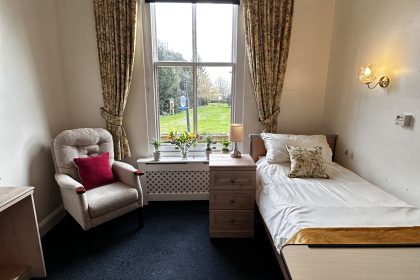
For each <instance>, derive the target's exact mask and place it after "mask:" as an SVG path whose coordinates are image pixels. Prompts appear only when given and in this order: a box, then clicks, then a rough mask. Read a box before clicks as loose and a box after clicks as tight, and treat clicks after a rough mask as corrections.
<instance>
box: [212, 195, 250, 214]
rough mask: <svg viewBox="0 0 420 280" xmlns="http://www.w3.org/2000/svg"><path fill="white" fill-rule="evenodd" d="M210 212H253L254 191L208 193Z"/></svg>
mask: <svg viewBox="0 0 420 280" xmlns="http://www.w3.org/2000/svg"><path fill="white" fill-rule="evenodd" d="M209 205H210V210H223V209H243V210H253V209H254V205H255V192H254V191H240V192H234V191H213V192H210V203H209Z"/></svg>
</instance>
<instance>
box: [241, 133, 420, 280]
mask: <svg viewBox="0 0 420 280" xmlns="http://www.w3.org/2000/svg"><path fill="white" fill-rule="evenodd" d="M326 137H327V141H328V144H329V145H330V147H331V150H332V152H333V161H334V157H335V147H336V142H337V135H326ZM249 138H250V154H251V157H252V158H253V160H254V161H255V162H256V161H258V159H259V157H260V156H264V155H265V154H266V153H267V150H266V149H265V146H264V141H263V140H262V138H261V136H260V134H250V135H249ZM258 213H259V211H258ZM259 214H260V213H259ZM260 217H261V220H262V221H263V225H264V228H265V231H266V233H267V236H268V238H269V240H270V243H271V246H272V248H273V251H274V254H275V256H276V259H277V262H278V263H279V265H280V269H281V271H282V273H283V276H284V279H286V280H292V278H293V280H296V279H310V280H318V279H319V280H321V279H322V280H328V279H381V280H382V279H418V277H419V275H420V265H419V264H420V244H418V245H316V246H315V245H312V246H311V245H285V246H283V248H282V249H281V251H280V253H278V252H277V249H276V246H275V245H274V242H273V239H272V237H271V234H270V232H269V231H268V228H267V225H266V223H265V221H264V219H263V218H262V216H261V214H260Z"/></svg>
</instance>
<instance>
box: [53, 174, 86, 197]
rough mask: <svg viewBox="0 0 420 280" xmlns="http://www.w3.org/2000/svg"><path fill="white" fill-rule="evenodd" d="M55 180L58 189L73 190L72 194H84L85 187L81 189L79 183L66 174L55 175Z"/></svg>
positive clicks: (81, 186)
mask: <svg viewBox="0 0 420 280" xmlns="http://www.w3.org/2000/svg"><path fill="white" fill-rule="evenodd" d="M55 180H56V181H57V184H58V185H59V186H60V188H64V189H68V190H74V192H75V193H77V194H83V193H85V192H86V189H85V187H83V185H82V184H81V183H79V182H77V181H76V180H74V179H73V178H72V177H70V176H69V175H67V174H59V173H56V174H55Z"/></svg>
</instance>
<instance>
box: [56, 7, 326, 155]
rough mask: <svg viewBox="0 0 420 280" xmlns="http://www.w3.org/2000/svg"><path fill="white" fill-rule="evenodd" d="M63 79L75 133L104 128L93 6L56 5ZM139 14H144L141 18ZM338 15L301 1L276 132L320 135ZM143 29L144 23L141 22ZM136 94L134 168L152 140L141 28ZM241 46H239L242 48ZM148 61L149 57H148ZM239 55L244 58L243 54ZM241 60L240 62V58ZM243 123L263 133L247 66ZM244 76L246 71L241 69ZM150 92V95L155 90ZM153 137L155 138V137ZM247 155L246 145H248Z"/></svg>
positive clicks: (129, 120)
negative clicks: (82, 129)
mask: <svg viewBox="0 0 420 280" xmlns="http://www.w3.org/2000/svg"><path fill="white" fill-rule="evenodd" d="M57 12H58V20H59V34H60V42H61V48H62V53H63V65H64V73H65V74H64V77H65V84H66V87H67V90H68V92H69V99H70V103H69V105H70V112H71V126H72V127H88V126H98V127H103V126H104V125H105V122H104V121H103V120H102V119H101V117H100V114H99V107H100V106H102V104H103V103H102V95H101V86H100V77H99V68H98V65H97V64H98V63H97V60H98V58H97V53H96V37H95V25H94V18H93V7H92V4H91V2H90V1H85V0H72V1H70V0H59V1H58V2H57ZM140 14H141V13H140ZM333 15H334V1H333V0H319V1H312V0H297V1H296V6H295V17H294V22H293V31H292V38H291V48H290V55H289V63H288V69H287V74H286V81H285V85H284V93H283V98H282V105H281V113H280V116H279V125H278V130H279V131H281V132H296V133H311V132H317V131H319V130H320V129H321V125H322V120H323V101H324V93H325V83H326V73H327V67H328V59H329V55H328V54H329V45H330V40H331V33H332V22H333ZM138 22H139V24H141V18H139V21H138ZM137 38H138V42H137V48H136V52H137V53H136V64H135V70H134V77H133V84H132V90H131V93H130V96H129V99H128V104H127V109H126V115H125V121H124V123H125V126H126V129H127V134H128V137H129V140H130V145H131V149H132V158H131V159H128V161H129V162H132V163H133V162H135V160H136V159H137V158H138V157H141V156H147V154H148V152H149V144H148V142H149V141H148V139H149V138H151V137H149V135H148V133H147V131H148V129H147V116H148V115H150V114H152V113H153V110H151V109H149V111H148V113H147V108H146V101H145V100H146V89H145V87H146V86H145V82H144V73H146V75H150V74H151V73H150V72H149V71H146V70H145V68H144V65H143V44H142V30H141V28H139V33H138V37H137ZM240 44H241V43H240ZM145 55H148V54H145ZM239 55H241V56H242V59H243V56H244V52H242V53H241V52H240V53H239ZM240 59H241V58H240ZM245 66H246V67H245V74H244V76H245V79H244V85H242V86H241V87H238V88H244V92H243V95H244V104H243V111H242V114H243V120H244V123H245V132H246V133H256V132H259V131H260V125H259V123H258V115H257V111H256V105H255V99H254V95H253V91H252V85H251V81H250V74H249V71H248V65H247V64H246V65H245ZM242 70H244V69H242ZM147 92H149V94H151V92H152V90H151V89H149V90H148V91H147ZM152 137H153V136H152ZM244 150H245V151H247V150H248V141H245V142H244Z"/></svg>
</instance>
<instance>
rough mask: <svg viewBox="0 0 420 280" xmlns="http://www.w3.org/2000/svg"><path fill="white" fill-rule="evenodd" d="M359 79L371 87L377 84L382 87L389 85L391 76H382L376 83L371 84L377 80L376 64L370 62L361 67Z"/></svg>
mask: <svg viewBox="0 0 420 280" xmlns="http://www.w3.org/2000/svg"><path fill="white" fill-rule="evenodd" d="M359 80H360V81H361V82H362V83H364V84H365V85H367V87H368V88H370V89H374V88H376V86H377V85H379V86H380V87H381V88H386V87H387V86H388V85H389V77H388V76H382V77H380V78H379V81H378V82H377V83H376V84H375V85H373V86H371V84H372V83H373V82H374V81H375V80H376V71H375V66H374V65H372V64H368V65H367V66H363V67H361V68H360V73H359Z"/></svg>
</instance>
